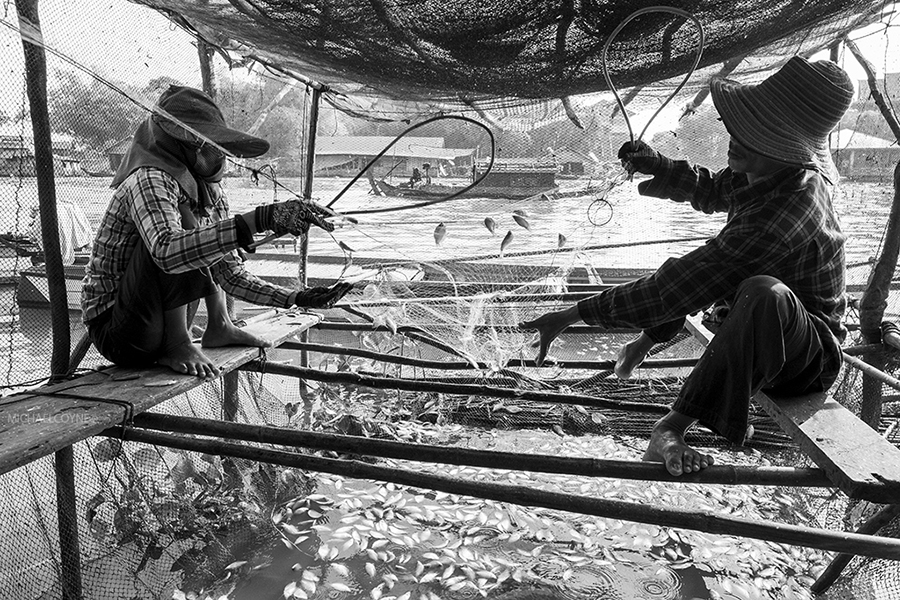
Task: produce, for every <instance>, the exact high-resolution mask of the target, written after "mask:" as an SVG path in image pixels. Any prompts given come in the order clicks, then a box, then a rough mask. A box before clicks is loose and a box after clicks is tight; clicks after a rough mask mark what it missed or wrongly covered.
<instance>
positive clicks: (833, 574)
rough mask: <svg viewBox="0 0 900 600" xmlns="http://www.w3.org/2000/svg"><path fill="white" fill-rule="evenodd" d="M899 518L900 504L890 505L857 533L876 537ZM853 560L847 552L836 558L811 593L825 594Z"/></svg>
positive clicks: (811, 589) (876, 514) (863, 525)
mask: <svg viewBox="0 0 900 600" xmlns="http://www.w3.org/2000/svg"><path fill="white" fill-rule="evenodd" d="M897 517H900V504H888V505H887V506H885V507H883V508H882V509H881V510H879V511H878V512H877V513H875V515H873V516H872V518H870V519H869V520H867V521H866V522H865V523H863V524H862V525H861V526H860V527H859V529H857V530H856V533H861V534H865V535H874V534H876V533H878V532H879V531H880V530H881V528H882V527H884V526H885V525H887V524H888V523H890V522H891V521H893V520H894V519H896V518H897ZM851 560H853V554H848V553H846V552H841V553H840V554H838V555H837V556H835V557H834V559H833V560H832V561H831V563H830V564H829V565H828V566H827V567H825V570H824V571H822V574H821V575H819V578H818V579H816V580H815V582H813V584H812V585H811V586H810V588H809V591H811V592H812V593H813V594H823V593H825V592H826V591H827V590H828V588H830V587H831V586H832V584H834V582H835V581H837V578H838V577H840V575H841V573H842V572H843V570H844V569H845V568H846V567H847V565H848V564H850V561H851Z"/></svg>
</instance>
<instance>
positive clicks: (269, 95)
mask: <svg viewBox="0 0 900 600" xmlns="http://www.w3.org/2000/svg"><path fill="white" fill-rule="evenodd" d="M217 77H218V80H219V84H218V86H217V88H218V97H217V98H216V101H217V103H218V104H219V106H220V107H221V108H222V111H223V113H224V114H225V118H226V121H228V122H229V123H230V124H231V125H232V126H234V127H236V128H238V129H242V130H252V131H253V132H254V133H255V134H256V135H259V136H260V137H263V138H265V139H267V140H268V141H269V143H270V144H271V150H270V152H269V154H268V155H267V158H268V159H270V160H271V159H274V158H277V159H278V160H279V161H281V162H284V163H285V164H299V163H300V162H301V161H300V159H301V157H302V155H303V153H304V152H305V150H306V139H305V137H306V118H305V115H306V113H307V110H308V108H309V106H308V105H309V95H308V94H307V92H306V90H305V89H304V87H303V86H302V85H297V86H293V87H290V86H289V89H287V90H286V89H285V85H286V84H285V83H284V82H283V81H279V80H275V79H274V78H262V77H242V76H241V77H239V76H234V75H232V74H231V73H230V72H228V71H224V72H222V73H220V74H219V75H218V76H217ZM170 84H182V85H198V84H197V83H196V82H194V83H190V82H189V83H183V82H179V81H176V80H175V79H172V78H170V77H160V78H157V79H154V80H152V81H149V82H147V85H145V86H144V87H140V88H138V87H134V86H130V85H128V84H125V83H122V82H114V85H115V86H116V88H118V89H110V88H109V87H107V86H106V85H104V84H101V83H100V82H98V81H96V80H94V79H93V78H90V77H88V76H86V75H82V74H81V73H77V72H72V71H66V72H58V73H56V74H55V75H54V76H53V77H52V78H51V80H50V82H49V93H48V98H49V101H48V102H49V105H48V108H49V111H50V115H51V122H52V123H53V127H54V130H55V131H57V132H65V133H69V134H71V135H73V136H74V137H75V138H77V139H78V140H79V141H80V142H81V143H82V145H84V146H85V147H87V148H89V149H90V150H92V151H93V152H94V153H99V152H101V151H102V150H103V149H105V148H107V147H108V146H110V145H111V144H113V143H115V142H118V141H120V140H122V139H124V138H126V137H128V136H129V135H130V134H131V133H132V132H133V131H134V130H135V128H136V127H137V125H138V124H139V123H140V122H141V120H143V119H144V118H145V117H146V110H145V109H144V108H143V107H142V106H139V105H138V104H137V103H135V102H134V101H132V100H131V99H130V98H137V99H141V100H142V101H143V102H145V103H147V104H149V105H152V104H153V103H155V101H156V99H157V98H158V97H159V94H160V93H161V92H162V91H163V90H164V89H165V88H166V87H167V86H168V85H170ZM284 92H287V93H284ZM279 93H283V95H282V97H280V98H279V99H278V101H277V103H273V99H276V97H278V95H279ZM613 107H614V104H613V103H612V101H607V102H597V103H596V104H594V105H592V106H590V107H588V108H581V109H579V111H578V113H579V114H578V117H579V119H580V121H581V124H582V128H578V127H576V126H575V124H574V123H573V122H572V121H571V120H569V119H568V118H555V119H552V120H549V121H548V122H547V123H545V124H543V125H541V126H537V127H534V128H532V129H530V130H528V131H514V130H510V129H501V130H496V129H494V130H493V131H494V135H495V141H496V152H497V156H499V157H508V158H515V157H528V158H541V157H546V158H550V157H551V156H553V155H555V154H556V153H557V152H561V151H563V150H569V151H574V152H577V153H578V154H580V155H582V156H584V157H588V156H593V157H596V158H597V159H600V160H615V155H616V152H617V151H618V148H619V146H620V145H621V144H622V143H623V142H625V141H626V140H627V134H623V133H621V132H622V131H623V127H622V122H621V121H619V122H617V120H620V119H621V118H622V117H621V115H620V114H618V115H617V116H612V115H613ZM535 112H536V114H538V113H539V111H535ZM261 115H264V118H262V119H261ZM716 117H717V114H716V112H715V109H714V108H713V107H712V106H711V105H709V104H708V103H707V104H705V105H703V106H701V107H700V108H699V109H698V110H697V112H696V113H694V114H692V115H689V116H687V117H685V118H684V119H683V120H682V121H681V122H680V123H679V126H678V129H677V130H676V131H675V132H666V133H662V134H659V135H657V136H656V137H654V139H653V140H651V143H652V144H653V145H654V147H656V148H657V149H658V150H659V151H661V152H663V153H664V154H667V155H669V156H672V157H673V158H688V159H690V160H691V161H694V162H697V163H700V164H705V165H709V166H712V167H715V166H721V165H724V160H725V158H724V157H725V154H726V152H727V147H728V135H727V133H726V132H725V130H724V127H722V124H721V122H719V121H718V120H717V118H716ZM4 118H7V119H8V118H9V117H6V116H4V115H0V123H2V120H3V119H4ZM870 120H871V128H872V130H875V129H878V128H880V127H881V123H880V122H879V121H878V120H876V119H870V118H869V117H868V116H867V113H864V115H863V116H861V117H859V119H858V121H859V122H860V123H865V124H868V123H869V121H870ZM882 121H883V120H882ZM409 125H410V124H409V122H405V121H396V122H385V121H369V120H365V119H361V118H357V117H352V116H348V115H347V114H345V113H343V112H340V111H338V110H335V109H333V108H331V107H330V106H329V105H327V104H325V103H323V105H322V109H321V111H320V118H319V123H318V135H320V136H321V135H354V136H397V135H400V134H401V133H402V132H403V131H404V130H405V129H407V128H408V127H409ZM867 126H868V125H867ZM878 130H879V131H880V129H878ZM614 131H615V132H618V133H614ZM410 135H412V136H423V137H441V138H444V141H445V146H446V147H449V148H472V149H475V148H479V152H480V153H481V156H482V157H484V156H486V154H487V152H488V149H489V143H488V137H487V136H486V135H485V134H484V132H483V131H482V130H481V129H480V128H477V127H474V126H472V125H469V124H466V123H463V122H461V121H459V120H446V121H437V122H435V123H432V124H429V125H427V126H425V127H422V128H419V129H418V130H416V131H414V132H413V133H411V134H410Z"/></svg>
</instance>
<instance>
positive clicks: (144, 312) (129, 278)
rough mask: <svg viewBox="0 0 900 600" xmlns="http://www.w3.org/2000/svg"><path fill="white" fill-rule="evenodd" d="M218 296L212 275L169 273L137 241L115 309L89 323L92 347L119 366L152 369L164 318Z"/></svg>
mask: <svg viewBox="0 0 900 600" xmlns="http://www.w3.org/2000/svg"><path fill="white" fill-rule="evenodd" d="M217 290H218V287H217V286H216V284H215V282H214V281H213V279H212V276H211V275H210V273H209V269H206V268H203V269H197V270H194V271H188V272H186V273H166V272H165V271H163V270H162V269H160V268H159V266H158V265H157V264H156V263H155V262H153V258H152V257H151V256H150V252H149V251H148V250H147V247H146V246H145V245H144V244H143V243H142V242H140V241H139V242H138V243H137V245H136V246H135V249H134V252H133V253H132V255H131V259H130V260H129V262H128V267H127V268H126V269H125V273H124V274H123V275H122V279H121V280H120V281H119V289H118V291H117V292H116V303H115V304H114V305H113V306H112V308H110V309H109V310H107V311H105V312H104V313H102V314H101V315H99V316H98V317H96V318H95V319H92V320H91V321H90V322H89V323H88V332H89V333H90V336H91V341H92V342H93V343H94V345H95V346H96V347H97V350H98V351H99V352H100V354H102V355H103V356H104V358H106V359H107V360H109V361H112V362H113V363H115V364H117V365H120V366H125V367H143V366H147V365H152V364H153V363H155V362H156V360H157V359H158V358H159V357H160V356H161V354H162V351H163V350H164V347H163V344H164V342H165V337H164V334H165V323H164V314H163V313H165V312H166V311H169V310H172V309H175V308H178V307H179V306H183V305H186V304H188V303H189V302H192V301H194V300H198V299H200V298H205V297H206V296H209V295H211V294H214V293H215V292H216V291H217Z"/></svg>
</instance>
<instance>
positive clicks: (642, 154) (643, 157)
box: [619, 141, 663, 175]
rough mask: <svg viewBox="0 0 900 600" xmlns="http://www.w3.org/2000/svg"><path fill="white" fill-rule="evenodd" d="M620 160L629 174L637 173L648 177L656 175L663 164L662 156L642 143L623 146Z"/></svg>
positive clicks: (630, 143)
mask: <svg viewBox="0 0 900 600" xmlns="http://www.w3.org/2000/svg"><path fill="white" fill-rule="evenodd" d="M619 160H621V161H622V166H623V167H625V169H627V170H628V172H629V173H634V172H635V171H637V172H638V173H645V174H647V175H655V174H656V172H657V171H658V170H659V168H660V167H661V166H662V164H663V157H662V155H660V153H659V152H657V151H656V150H654V149H653V148H651V147H650V146H648V145H647V144H645V143H644V142H642V141H636V142H625V143H624V144H622V147H621V148H619Z"/></svg>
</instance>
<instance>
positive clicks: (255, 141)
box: [81, 86, 351, 378]
mask: <svg viewBox="0 0 900 600" xmlns="http://www.w3.org/2000/svg"><path fill="white" fill-rule="evenodd" d="M268 149H269V143H268V142H266V141H265V140H263V139H261V138H258V137H256V136H253V135H249V134H247V133H244V132H242V131H238V130H236V129H232V128H231V127H229V126H228V125H227V124H226V123H225V119H224V117H223V116H222V112H221V111H220V110H219V108H218V107H217V106H216V104H215V102H213V100H212V99H211V98H210V97H209V96H207V95H206V94H205V93H203V92H201V91H200V90H196V89H193V88H189V87H184V86H170V87H169V88H168V89H167V90H166V91H165V92H163V93H162V95H161V96H160V98H159V102H158V104H157V106H156V107H155V108H154V111H153V114H151V115H150V116H149V117H148V118H147V119H145V120H144V122H143V123H141V125H140V126H139V127H138V129H137V131H136V132H135V135H134V139H133V141H132V144H131V146H130V148H129V150H128V153H127V154H126V155H125V157H124V158H123V160H122V164H121V165H120V166H119V169H118V171H117V172H116V175H115V177H114V178H113V182H112V187H113V188H115V192H114V193H113V197H112V200H111V202H110V204H109V207H108V208H107V210H106V213H105V214H104V215H103V218H102V220H101V222H100V226H99V228H98V230H97V235H96V238H95V242H94V245H93V248H92V251H91V258H90V262H89V263H88V267H87V270H86V274H85V278H84V285H83V288H82V296H81V305H82V315H83V319H84V322H85V324H86V325H87V328H88V332H89V334H90V336H91V341H92V342H93V343H94V345H95V346H96V347H97V349H98V351H99V352H100V354H102V355H103V356H104V357H105V358H107V359H108V360H110V361H112V362H113V363H116V364H118V365H122V366H132V367H142V366H147V365H151V364H154V363H159V364H162V365H165V366H168V367H170V368H171V369H173V370H175V371H178V372H180V373H187V374H190V375H196V376H198V377H204V378H205V377H214V376H217V375H218V369H217V368H216V366H215V364H214V363H213V362H212V361H211V360H209V359H208V357H207V356H206V355H205V354H204V353H203V350H202V349H201V348H198V347H197V346H195V345H194V344H193V343H192V341H191V337H190V335H189V333H188V329H187V326H188V311H187V307H188V305H189V304H190V303H191V302H193V301H194V300H199V299H200V298H203V299H204V301H205V303H206V308H207V314H208V323H207V327H206V330H205V332H204V334H203V338H202V340H201V346H202V347H215V346H226V345H245V346H260V347H261V346H266V345H269V343H268V342H267V341H266V340H264V339H262V338H259V337H257V336H255V335H252V334H250V333H248V332H246V331H244V330H242V329H240V328H238V327H236V326H235V325H234V324H233V323H232V322H231V320H230V318H229V316H228V311H227V309H226V304H225V298H224V295H223V290H224V291H225V292H228V293H229V294H232V295H233V296H235V297H237V298H240V299H242V300H246V301H247V302H251V303H254V304H262V305H266V306H274V307H279V308H288V307H292V306H304V307H311V308H323V307H328V306H331V305H332V304H334V302H336V301H337V300H338V299H340V298H341V297H342V296H343V295H344V294H346V293H347V291H349V289H350V287H351V286H350V285H348V284H338V285H336V286H333V287H331V288H311V289H308V290H292V289H288V288H284V287H281V286H276V285H273V284H270V283H268V282H265V281H263V280H261V279H259V278H257V277H255V276H253V275H250V274H249V273H247V272H246V271H245V270H244V267H243V260H242V259H241V258H240V256H239V255H238V253H237V250H238V249H239V248H244V249H246V250H250V247H251V245H252V243H253V235H254V234H255V233H257V232H259V233H261V232H263V231H274V232H275V233H278V234H285V233H291V234H294V235H299V234H301V233H304V232H305V231H307V229H308V228H309V226H310V225H311V224H312V225H316V226H318V227H321V228H323V229H326V230H328V231H330V230H332V229H333V228H334V227H333V225H332V224H331V223H330V222H328V221H327V220H326V219H327V217H328V216H329V213H328V211H327V210H325V209H323V208H321V207H318V206H316V205H315V204H313V203H311V202H305V201H301V200H290V201H287V202H281V203H277V204H267V205H263V206H260V207H257V208H256V209H255V210H253V211H251V212H249V213H246V214H243V215H238V216H236V217H233V218H231V217H229V215H228V204H227V202H226V200H225V196H224V193H223V191H222V189H221V186H220V185H219V182H220V181H221V179H222V175H223V173H224V170H225V162H226V157H227V156H234V157H240V158H252V157H256V156H260V155H262V154H264V153H265V152H267V151H268Z"/></svg>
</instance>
